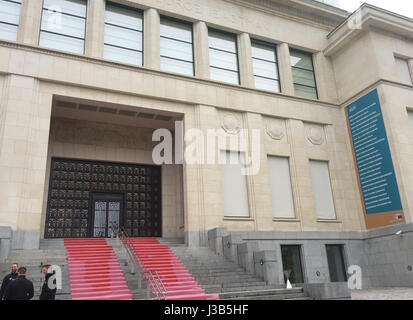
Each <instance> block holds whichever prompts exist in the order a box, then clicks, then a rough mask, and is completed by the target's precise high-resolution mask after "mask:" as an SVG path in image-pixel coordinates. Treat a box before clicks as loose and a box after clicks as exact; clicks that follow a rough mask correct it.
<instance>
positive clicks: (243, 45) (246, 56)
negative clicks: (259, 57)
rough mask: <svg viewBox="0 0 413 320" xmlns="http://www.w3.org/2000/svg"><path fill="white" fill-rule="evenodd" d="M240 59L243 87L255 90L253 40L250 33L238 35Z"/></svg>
mask: <svg viewBox="0 0 413 320" xmlns="http://www.w3.org/2000/svg"><path fill="white" fill-rule="evenodd" d="M238 59H239V69H240V70H239V72H240V78H241V85H242V86H245V87H248V88H254V87H255V86H254V70H253V65H252V52H251V39H250V36H249V34H248V33H241V34H240V35H238Z"/></svg>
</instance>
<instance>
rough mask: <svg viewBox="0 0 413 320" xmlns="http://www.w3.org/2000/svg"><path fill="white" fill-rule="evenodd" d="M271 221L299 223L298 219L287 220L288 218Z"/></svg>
mask: <svg viewBox="0 0 413 320" xmlns="http://www.w3.org/2000/svg"><path fill="white" fill-rule="evenodd" d="M272 221H274V222H296V223H297V222H301V220H300V219H295V218H293V219H288V218H273V219H272Z"/></svg>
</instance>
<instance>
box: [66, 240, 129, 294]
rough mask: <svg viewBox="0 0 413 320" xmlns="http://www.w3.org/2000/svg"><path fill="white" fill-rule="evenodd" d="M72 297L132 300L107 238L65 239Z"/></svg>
mask: <svg viewBox="0 0 413 320" xmlns="http://www.w3.org/2000/svg"><path fill="white" fill-rule="evenodd" d="M64 243H65V247H66V250H67V257H68V268H69V279H70V287H71V293H72V299H73V300H132V294H131V292H130V290H129V287H128V285H127V283H126V280H125V277H124V275H123V272H122V269H121V268H120V265H119V262H118V259H117V258H116V255H115V252H114V251H113V248H112V247H111V246H109V245H108V244H107V243H106V240H105V239H65V240H64Z"/></svg>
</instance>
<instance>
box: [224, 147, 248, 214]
mask: <svg viewBox="0 0 413 320" xmlns="http://www.w3.org/2000/svg"><path fill="white" fill-rule="evenodd" d="M223 153H225V163H220V161H223V159H222V154H223ZM235 154H236V155H237V160H238V161H240V162H241V161H242V160H241V158H242V157H244V162H245V157H246V156H247V154H246V153H245V152H244V151H235V150H230V149H219V153H218V159H219V161H218V162H219V166H220V170H221V188H222V201H223V208H224V210H223V218H224V220H225V219H252V215H251V199H250V194H249V191H250V190H249V186H248V176H246V175H245V176H243V175H241V172H240V176H241V177H243V179H245V192H246V209H247V212H248V216H247V215H227V214H228V212H227V211H226V205H225V198H226V195H225V190H224V189H225V188H224V177H223V175H224V170H225V169H224V167H225V166H231V165H240V167H244V168H245V164H243V163H242V162H241V163H237V164H231V163H228V162H227V161H228V160H229V161H231V157H233V156H234V155H235Z"/></svg>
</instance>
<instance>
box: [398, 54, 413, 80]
mask: <svg viewBox="0 0 413 320" xmlns="http://www.w3.org/2000/svg"><path fill="white" fill-rule="evenodd" d="M395 60H396V66H397V74H398V77H399V80H400V81H401V82H403V83H406V84H412V83H413V82H412V77H411V75H410V68H409V62H408V61H407V60H406V59H402V58H397V57H396V58H395Z"/></svg>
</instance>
